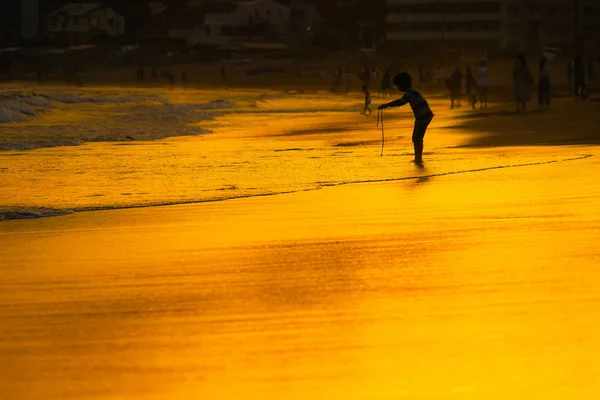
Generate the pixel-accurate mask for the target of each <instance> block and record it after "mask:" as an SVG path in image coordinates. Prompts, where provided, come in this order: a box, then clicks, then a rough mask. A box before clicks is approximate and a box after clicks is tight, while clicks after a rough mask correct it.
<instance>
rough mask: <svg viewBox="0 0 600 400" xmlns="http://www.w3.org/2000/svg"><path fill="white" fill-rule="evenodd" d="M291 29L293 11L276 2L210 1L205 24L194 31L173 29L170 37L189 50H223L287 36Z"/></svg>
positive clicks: (204, 14)
mask: <svg viewBox="0 0 600 400" xmlns="http://www.w3.org/2000/svg"><path fill="white" fill-rule="evenodd" d="M290 25H291V8H290V7H289V6H287V5H285V4H282V3H279V2H277V1H274V0H253V1H234V0H211V1H207V2H206V3H205V4H203V21H199V23H198V24H196V25H195V26H194V27H192V28H189V29H186V30H185V32H184V30H182V29H173V30H172V31H171V32H170V36H171V37H175V35H177V37H178V38H183V39H185V41H186V43H187V44H188V45H189V46H195V45H199V44H200V45H208V46H222V45H227V44H230V43H232V42H243V41H248V40H252V38H254V37H265V36H273V37H275V36H284V35H285V34H286V33H287V32H288V30H289V27H290Z"/></svg>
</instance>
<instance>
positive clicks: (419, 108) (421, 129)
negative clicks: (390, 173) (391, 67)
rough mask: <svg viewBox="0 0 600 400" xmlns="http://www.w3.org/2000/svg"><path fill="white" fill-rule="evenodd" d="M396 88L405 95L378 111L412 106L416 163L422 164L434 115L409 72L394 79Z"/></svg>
mask: <svg viewBox="0 0 600 400" xmlns="http://www.w3.org/2000/svg"><path fill="white" fill-rule="evenodd" d="M394 86H396V87H397V88H398V90H400V91H401V92H404V95H403V96H402V97H401V98H399V99H398V100H394V101H392V102H390V103H386V104H382V105H380V106H379V107H378V108H377V109H378V110H383V109H385V108H388V107H400V106H403V105H405V104H410V108H412V111H413V114H414V115H415V126H414V129H413V135H412V141H413V144H414V148H415V159H414V162H415V163H418V164H420V163H422V162H423V138H424V136H425V132H426V131H427V127H428V126H429V124H430V123H431V121H432V120H433V117H434V115H433V112H432V111H431V108H429V104H428V103H427V100H425V98H424V97H423V96H421V93H419V92H417V91H416V90H415V89H413V88H412V78H411V76H410V75H409V74H408V73H407V72H401V73H399V74H398V75H396V76H395V77H394Z"/></svg>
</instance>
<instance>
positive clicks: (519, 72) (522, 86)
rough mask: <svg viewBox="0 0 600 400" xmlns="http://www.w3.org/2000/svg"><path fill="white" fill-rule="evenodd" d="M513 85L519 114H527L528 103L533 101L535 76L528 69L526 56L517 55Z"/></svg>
mask: <svg viewBox="0 0 600 400" xmlns="http://www.w3.org/2000/svg"><path fill="white" fill-rule="evenodd" d="M513 84H514V89H515V101H516V103H517V113H521V112H525V110H526V109H527V103H528V102H529V100H531V85H532V84H533V76H532V75H531V72H529V68H528V67H527V61H526V60H525V55H523V54H519V55H517V59H516V60H515V64H514V67H513Z"/></svg>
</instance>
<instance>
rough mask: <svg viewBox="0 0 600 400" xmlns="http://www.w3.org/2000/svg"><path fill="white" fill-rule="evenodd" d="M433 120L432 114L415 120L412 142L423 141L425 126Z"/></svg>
mask: <svg viewBox="0 0 600 400" xmlns="http://www.w3.org/2000/svg"><path fill="white" fill-rule="evenodd" d="M432 120H433V115H432V116H430V117H427V118H424V119H417V120H416V121H415V128H414V129H413V135H412V141H413V143H423V138H424V137H425V132H427V127H428V126H429V124H430V123H431V121H432Z"/></svg>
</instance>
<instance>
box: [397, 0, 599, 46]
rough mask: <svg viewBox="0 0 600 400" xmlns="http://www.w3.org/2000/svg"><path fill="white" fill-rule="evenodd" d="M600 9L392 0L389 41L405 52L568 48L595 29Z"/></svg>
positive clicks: (557, 0) (587, 4)
mask: <svg viewBox="0 0 600 400" xmlns="http://www.w3.org/2000/svg"><path fill="white" fill-rule="evenodd" d="M575 4H579V11H578V12H577V13H576V12H575ZM599 9H600V7H599V6H598V1H597V0H579V1H574V0H525V1H523V0H387V6H386V42H387V45H388V47H390V48H392V49H394V48H395V49H404V50H407V49H440V48H445V49H458V48H460V49H470V48H475V49H486V50H492V51H496V50H510V51H512V50H516V51H517V50H518V51H529V50H537V49H540V48H543V47H560V48H568V47H571V46H572V45H573V42H574V36H575V31H576V30H579V32H581V33H582V34H586V33H587V32H588V31H590V30H592V29H595V28H592V27H593V26H594V25H595V24H596V23H597V21H598V11H599ZM575 26H577V29H576V28H575Z"/></svg>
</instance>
